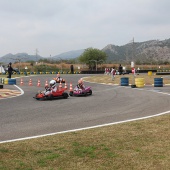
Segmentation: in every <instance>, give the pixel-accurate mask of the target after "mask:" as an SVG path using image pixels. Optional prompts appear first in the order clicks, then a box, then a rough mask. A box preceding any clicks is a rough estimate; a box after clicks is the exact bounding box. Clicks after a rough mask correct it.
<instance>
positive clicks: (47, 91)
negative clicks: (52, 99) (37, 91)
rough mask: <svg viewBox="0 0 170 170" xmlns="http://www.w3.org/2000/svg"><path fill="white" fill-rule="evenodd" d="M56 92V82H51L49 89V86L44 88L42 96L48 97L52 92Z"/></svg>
mask: <svg viewBox="0 0 170 170" xmlns="http://www.w3.org/2000/svg"><path fill="white" fill-rule="evenodd" d="M56 91H57V87H56V81H55V80H51V81H50V87H49V86H45V91H44V95H45V96H48V95H49V94H52V93H53V92H56Z"/></svg>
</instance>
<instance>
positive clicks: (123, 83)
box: [120, 77, 129, 86]
mask: <svg viewBox="0 0 170 170" xmlns="http://www.w3.org/2000/svg"><path fill="white" fill-rule="evenodd" d="M120 85H121V86H129V78H128V77H121V79H120Z"/></svg>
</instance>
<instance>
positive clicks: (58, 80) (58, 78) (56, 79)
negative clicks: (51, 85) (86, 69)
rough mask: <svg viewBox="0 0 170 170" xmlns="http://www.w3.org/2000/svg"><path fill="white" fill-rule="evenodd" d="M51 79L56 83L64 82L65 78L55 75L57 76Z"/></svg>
mask: <svg viewBox="0 0 170 170" xmlns="http://www.w3.org/2000/svg"><path fill="white" fill-rule="evenodd" d="M53 80H55V81H56V83H60V82H61V83H65V79H63V78H61V77H57V78H53Z"/></svg>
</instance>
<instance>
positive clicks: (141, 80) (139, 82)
mask: <svg viewBox="0 0 170 170" xmlns="http://www.w3.org/2000/svg"><path fill="white" fill-rule="evenodd" d="M144 84H145V81H144V78H135V85H136V87H144Z"/></svg>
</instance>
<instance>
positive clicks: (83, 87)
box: [76, 79, 85, 91]
mask: <svg viewBox="0 0 170 170" xmlns="http://www.w3.org/2000/svg"><path fill="white" fill-rule="evenodd" d="M84 89H85V86H84V84H83V80H82V79H80V80H78V84H77V86H76V90H81V91H82V90H84Z"/></svg>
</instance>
